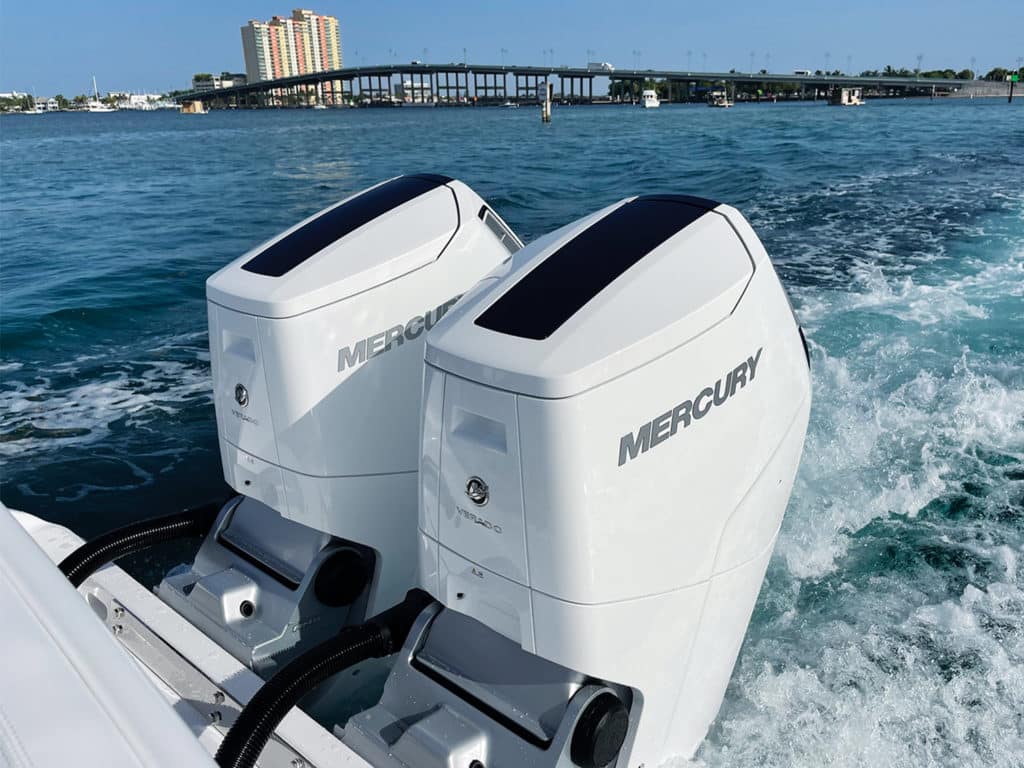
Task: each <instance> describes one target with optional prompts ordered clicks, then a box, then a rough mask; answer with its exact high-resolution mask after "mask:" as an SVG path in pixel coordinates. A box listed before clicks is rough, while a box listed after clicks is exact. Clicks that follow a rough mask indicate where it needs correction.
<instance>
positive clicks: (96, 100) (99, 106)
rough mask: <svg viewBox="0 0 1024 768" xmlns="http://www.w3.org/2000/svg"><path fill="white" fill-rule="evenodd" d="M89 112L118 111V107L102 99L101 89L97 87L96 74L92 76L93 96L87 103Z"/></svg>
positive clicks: (86, 107)
mask: <svg viewBox="0 0 1024 768" xmlns="http://www.w3.org/2000/svg"><path fill="white" fill-rule="evenodd" d="M85 109H86V111H88V112H117V107H111V106H110V105H108V104H104V103H103V102H102V101H100V91H99V89H98V88H97V87H96V75H93V76H92V98H91V99H89V101H87V102H86V103H85Z"/></svg>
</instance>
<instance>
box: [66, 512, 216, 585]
mask: <svg viewBox="0 0 1024 768" xmlns="http://www.w3.org/2000/svg"><path fill="white" fill-rule="evenodd" d="M223 505H224V502H222V501H218V502H212V503H210V504H203V505H202V506H200V507H195V508H193V509H188V510H185V511H184V512H178V513H177V514H174V515H166V516H164V517H157V518H154V519H152V520H143V521H142V522H139V523H132V524H131V525H128V526H125V527H124V528H118V529H117V530H114V531H110V532H109V533H105V534H103V535H102V536H98V537H96V538H95V539H92V540H91V541H87V542H85V543H84V544H83V545H82V546H80V547H79V548H78V549H76V550H75V551H74V552H72V553H71V554H70V555H68V556H67V557H65V558H64V559H63V560H62V561H61V563H60V565H59V566H57V567H58V568H60V570H61V573H63V574H64V575H65V576H67V577H68V580H69V581H70V582H71V584H72V585H73V586H74V587H76V588H77V587H79V586H81V584H82V582H84V581H85V580H86V579H87V578H89V577H90V576H91V575H92V574H93V573H95V572H96V571H97V570H98V569H99V568H102V567H103V566H104V565H106V564H107V563H109V562H111V561H113V560H116V559H117V558H119V557H121V556H123V555H128V554H131V553H132V552H139V551H141V550H143V549H148V548H149V547H152V546H153V545H154V544H160V543H162V542H165V541H173V540H175V539H184V538H188V537H190V536H201V535H204V534H206V533H207V532H208V531H209V530H210V528H211V527H213V523H214V521H215V520H216V519H217V514H218V513H219V512H220V510H221V508H222V507H223Z"/></svg>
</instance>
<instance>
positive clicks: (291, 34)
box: [242, 8, 343, 83]
mask: <svg viewBox="0 0 1024 768" xmlns="http://www.w3.org/2000/svg"><path fill="white" fill-rule="evenodd" d="M242 53H243V54H244V56H245V73H246V76H247V77H248V80H249V82H250V83H253V82H257V81H259V80H276V79H277V78H279V77H291V76H292V75H306V74H311V73H313V72H326V71H329V70H332V69H341V67H342V61H343V59H342V52H341V30H340V28H339V27H338V20H337V19H336V18H335V17H334V16H323V15H321V14H318V13H314V12H313V11H307V10H305V9H301V8H299V9H296V10H294V11H292V15H291V17H283V16H274V17H273V18H272V19H271V20H270V21H256V20H252V21H250V22H249V23H248V24H246V25H245V26H244V27H242Z"/></svg>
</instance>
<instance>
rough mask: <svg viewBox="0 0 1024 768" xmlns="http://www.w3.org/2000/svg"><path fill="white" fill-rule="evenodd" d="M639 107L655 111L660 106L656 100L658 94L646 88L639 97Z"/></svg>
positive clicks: (659, 102)
mask: <svg viewBox="0 0 1024 768" xmlns="http://www.w3.org/2000/svg"><path fill="white" fill-rule="evenodd" d="M640 106H642V107H643V108H644V109H656V108H658V107H660V106H661V101H659V99H658V92H657V91H654V90H651V89H650V88H648V89H647V90H645V91H644V92H643V93H642V94H641V95H640Z"/></svg>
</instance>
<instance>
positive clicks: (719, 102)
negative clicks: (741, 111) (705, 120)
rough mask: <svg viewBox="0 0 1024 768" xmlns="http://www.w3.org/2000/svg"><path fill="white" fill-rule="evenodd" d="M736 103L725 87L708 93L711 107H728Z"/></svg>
mask: <svg viewBox="0 0 1024 768" xmlns="http://www.w3.org/2000/svg"><path fill="white" fill-rule="evenodd" d="M734 103H735V102H733V100H732V99H730V98H729V92H728V91H726V90H725V89H719V90H715V91H711V92H710V93H709V94H708V106H709V107H718V108H720V109H728V108H729V107H731V106H732V105H733V104H734Z"/></svg>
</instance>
